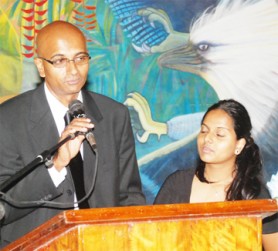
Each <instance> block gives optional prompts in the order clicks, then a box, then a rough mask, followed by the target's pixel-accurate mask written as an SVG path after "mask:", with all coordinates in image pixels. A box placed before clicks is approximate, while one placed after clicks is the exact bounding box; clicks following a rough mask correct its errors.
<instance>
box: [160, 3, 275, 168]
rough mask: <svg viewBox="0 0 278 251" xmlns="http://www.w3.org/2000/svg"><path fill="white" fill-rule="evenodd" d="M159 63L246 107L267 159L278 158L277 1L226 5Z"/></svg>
mask: <svg viewBox="0 0 278 251" xmlns="http://www.w3.org/2000/svg"><path fill="white" fill-rule="evenodd" d="M159 63H160V65H162V66H165V67H169V68H173V69H177V70H181V71H185V72H191V73H195V74H197V75H200V76H201V77H202V78H204V79H205V80H206V81H207V82H208V83H209V84H210V85H211V86H212V87H213V88H214V90H215V91H216V93H217V95H218V97H219V99H226V98H234V99H236V100H238V101H239V102H241V103H242V104H244V105H245V107H246V108H247V110H248V112H249V114H250V116H251V119H252V124H253V133H254V135H255V137H256V139H257V140H259V141H260V142H262V143H263V144H261V145H263V146H264V149H263V154H265V156H266V158H267V156H272V158H273V156H274V155H275V154H276V156H277V155H278V154H277V152H278V149H277V141H278V131H277V129H278V3H277V1H275V0H260V1H254V0H247V1H243V0H234V1H230V0H223V1H221V2H220V3H219V4H218V5H217V6H216V8H214V9H211V10H207V11H206V12H204V13H203V14H202V15H201V16H200V17H199V18H198V19H197V20H196V21H195V22H194V23H193V25H192V27H191V30H190V36H189V41H188V43H187V45H185V46H182V47H179V48H176V49H173V50H170V51H168V52H166V53H164V54H162V55H161V56H160V58H159ZM276 163H277V162H276ZM274 168H275V169H276V171H277V167H276V166H275V167H274Z"/></svg>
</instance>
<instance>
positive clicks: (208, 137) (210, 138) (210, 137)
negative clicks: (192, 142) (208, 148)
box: [205, 133, 214, 143]
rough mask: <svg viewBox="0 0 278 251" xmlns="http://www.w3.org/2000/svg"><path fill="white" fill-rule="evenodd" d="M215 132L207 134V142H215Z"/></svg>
mask: <svg viewBox="0 0 278 251" xmlns="http://www.w3.org/2000/svg"><path fill="white" fill-rule="evenodd" d="M213 137H214V136H213V134H212V133H207V134H206V136H205V142H209V143H211V142H213Z"/></svg>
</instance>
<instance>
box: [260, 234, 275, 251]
mask: <svg viewBox="0 0 278 251" xmlns="http://www.w3.org/2000/svg"><path fill="white" fill-rule="evenodd" d="M263 247H264V251H277V250H278V233H273V234H263Z"/></svg>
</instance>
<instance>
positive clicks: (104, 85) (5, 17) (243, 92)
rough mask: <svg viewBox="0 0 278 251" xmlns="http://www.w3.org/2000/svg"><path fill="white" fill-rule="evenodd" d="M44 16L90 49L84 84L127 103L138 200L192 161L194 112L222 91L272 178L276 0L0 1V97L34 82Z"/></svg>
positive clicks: (277, 80)
mask: <svg viewBox="0 0 278 251" xmlns="http://www.w3.org/2000/svg"><path fill="white" fill-rule="evenodd" d="M54 20H66V21H70V22H72V23H74V24H75V25H77V26H78V27H79V28H81V29H82V30H83V32H84V33H85V34H86V38H87V42H88V49H89V52H90V55H91V57H92V59H91V63H90V72H89V78H88V82H87V86H86V88H88V89H90V90H92V91H95V92H98V93H102V94H104V95H107V96H109V97H111V98H113V99H115V100H118V101H119V102H122V103H124V104H125V105H126V106H128V107H129V110H130V115H131V119H132V125H133V130H134V136H135V139H136V152H137V157H138V163H139V168H140V174H141V177H142V182H143V189H144V192H145V194H146V196H147V201H148V203H152V202H153V199H154V197H155V195H156V194H157V192H158V190H159V188H160V186H161V184H162V182H163V181H164V179H165V178H166V176H168V175H169V174H170V173H172V172H174V171H175V170H177V169H185V168H189V167H192V166H194V165H195V163H196V159H197V153H196V144H195V139H196V135H197V132H198V130H199V124H200V119H201V117H202V115H203V112H204V111H205V110H206V108H207V107H208V106H210V105H211V104H212V103H214V102H216V101H217V100H219V99H224V98H234V99H237V100H238V101H240V102H241V103H243V104H244V105H245V106H246V108H247V110H248V111H249V113H250V115H251V119H252V122H253V127H254V131H253V132H254V136H255V139H256V140H257V142H258V144H259V145H260V147H261V149H262V154H263V158H264V164H265V170H264V171H265V178H266V180H267V181H269V180H270V179H271V177H272V180H274V181H275V177H276V176H274V174H276V173H277V171H278V168H277V163H278V147H277V140H278V130H277V129H278V112H277V111H278V88H277V85H278V77H277V75H278V3H277V1H275V0H245V1H243V0H222V1H218V0H141V1H139V0H138V1H133V0H128V1H127V0H99V1H97V0H87V1H86V0H68V1H66V0H64V1H56V0H40V1H39V0H21V1H9V0H2V1H1V3H0V27H1V29H0V76H1V78H0V98H1V100H5V99H6V98H10V97H11V96H13V95H17V94H19V93H21V92H24V91H26V90H29V89H32V88H34V87H35V86H36V85H37V84H38V83H39V82H40V81H41V79H40V78H39V76H38V74H37V71H36V69H35V66H34V64H33V59H34V57H35V56H36V54H35V50H34V38H35V35H36V33H37V32H38V31H39V30H40V29H41V28H42V27H43V26H44V25H46V24H47V23H49V22H52V21H54ZM275 182H276V183H277V179H276V181H275ZM276 190H277V189H276ZM273 194H274V193H273ZM273 196H277V195H273Z"/></svg>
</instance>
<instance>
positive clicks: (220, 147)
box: [197, 109, 242, 166]
mask: <svg viewBox="0 0 278 251" xmlns="http://www.w3.org/2000/svg"><path fill="white" fill-rule="evenodd" d="M197 145H198V152H199V155H200V158H201V160H202V161H203V162H205V163H206V164H212V165H221V166H223V165H230V166H231V165H235V161H236V154H238V150H239V152H240V150H241V149H242V148H240V149H239V145H240V144H239V140H237V136H236V133H235V130H234V122H233V119H232V118H231V117H230V116H229V115H228V114H227V113H226V112H225V111H223V110H220V109H217V110H212V111H210V112H209V113H208V114H207V115H206V117H205V119H204V121H203V124H202V125H201V130H200V132H199V135H198V138H197Z"/></svg>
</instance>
